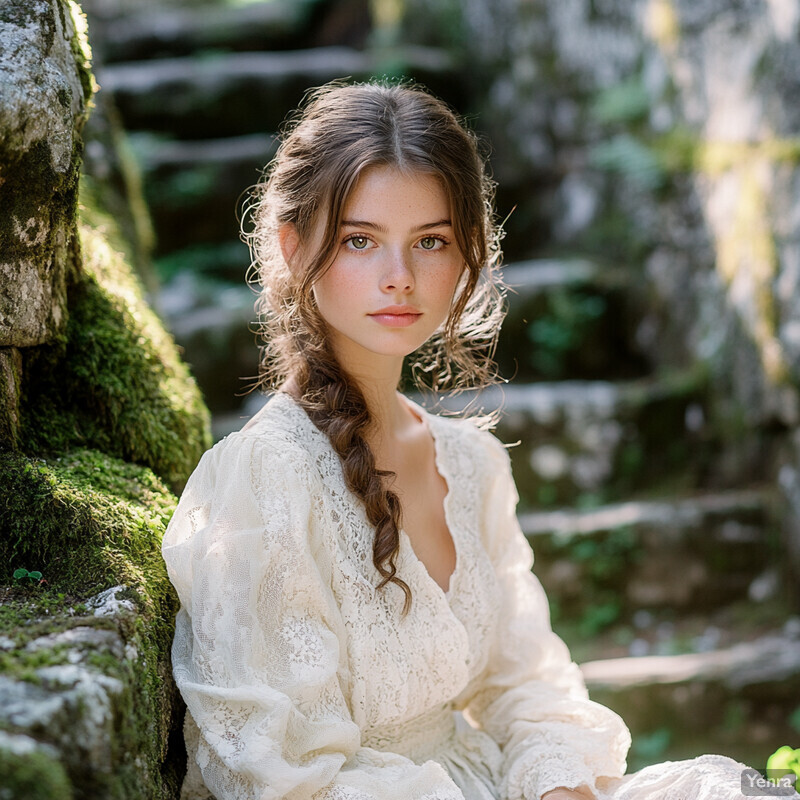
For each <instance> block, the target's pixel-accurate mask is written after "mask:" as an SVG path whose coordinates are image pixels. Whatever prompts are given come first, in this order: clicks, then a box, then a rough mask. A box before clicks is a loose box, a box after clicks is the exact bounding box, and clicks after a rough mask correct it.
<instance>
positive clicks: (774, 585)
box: [519, 485, 790, 634]
mask: <svg viewBox="0 0 800 800" xmlns="http://www.w3.org/2000/svg"><path fill="white" fill-rule="evenodd" d="M778 503H779V497H778V494H777V491H776V489H775V487H774V486H771V485H764V486H751V487H746V488H745V487H742V488H739V489H737V490H735V491H727V492H713V493H707V494H699V495H695V496H688V497H677V498H668V499H658V500H635V501H628V502H624V503H617V504H611V505H607V506H602V507H599V508H595V509H587V510H578V509H560V510H558V511H549V512H547V511H544V512H534V513H523V514H521V515H520V517H519V519H520V525H521V527H522V529H523V531H524V532H525V533H526V535H527V536H528V538H529V541H530V542H531V546H532V547H533V550H534V553H535V559H536V565H535V571H536V574H537V575H538V576H539V578H540V580H541V581H542V584H543V585H544V587H545V590H546V591H547V595H548V597H549V598H550V600H551V603H552V604H553V606H554V608H553V616H554V617H555V618H557V619H559V620H582V621H583V624H584V626H585V628H586V630H585V633H586V634H592V633H595V632H596V631H597V629H598V628H599V626H600V625H601V623H602V622H603V620H602V614H605V615H606V617H607V619H606V622H607V623H610V622H612V621H616V620H618V619H627V620H630V619H632V618H633V616H634V615H635V614H636V612H637V611H639V610H641V609H650V610H658V611H659V612H661V613H663V611H664V610H665V609H672V610H674V611H676V612H678V613H683V612H686V611H689V610H691V611H693V612H699V611H703V612H707V611H710V610H713V609H715V608H719V607H721V606H723V605H726V604H728V603H730V602H733V601H736V600H742V599H744V600H749V601H751V602H753V603H760V602H764V601H765V600H769V599H771V598H773V597H775V596H776V595H779V594H780V593H781V592H782V591H783V587H784V586H785V584H786V582H787V581H788V580H790V576H789V575H787V574H785V573H784V571H783V568H782V562H781V560H780V553H781V547H780V530H779V525H778V519H777V517H778V512H777V509H778Z"/></svg>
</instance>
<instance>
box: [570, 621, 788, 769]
mask: <svg viewBox="0 0 800 800" xmlns="http://www.w3.org/2000/svg"><path fill="white" fill-rule="evenodd" d="M793 623H794V624H787V625H785V626H784V627H783V628H782V629H776V630H775V631H773V632H771V633H769V634H767V635H764V636H761V637H759V638H757V639H755V640H752V641H747V642H740V643H737V644H734V645H732V646H730V647H727V648H723V649H719V650H712V651H709V652H704V653H685V654H678V655H671V656H643V657H638V658H615V659H603V660H598V661H589V662H585V663H583V664H581V670H582V672H583V675H584V678H585V679H586V683H587V687H588V689H589V692H590V696H591V698H592V699H593V700H596V701H597V702H599V703H602V704H603V705H607V706H609V707H610V708H612V709H614V711H616V712H617V713H618V714H619V715H620V716H621V717H622V718H623V719H624V720H625V722H626V724H627V725H628V727H629V728H630V729H631V732H632V734H633V741H634V743H636V742H637V741H644V740H646V739H647V738H648V737H650V738H651V739H652V737H653V736H654V735H659V736H662V737H663V738H664V743H663V745H662V747H663V751H662V752H660V753H659V754H658V760H663V759H665V758H673V759H674V758H688V757H692V756H693V755H698V754H699V753H702V752H709V751H708V750H707V749H699V750H698V749H695V748H697V747H707V744H706V745H703V744H701V743H703V742H705V743H707V742H708V741H713V742H714V744H715V750H714V751H713V752H717V753H723V754H725V755H729V756H731V757H733V758H737V759H738V760H740V761H743V762H744V763H746V764H749V765H751V766H755V767H757V768H758V767H763V766H764V765H765V763H766V759H767V757H768V756H769V755H770V754H771V753H772V752H773V751H774V750H776V749H777V748H778V747H779V746H781V745H783V744H786V743H792V742H794V741H796V739H797V724H798V720H797V717H798V714H799V713H800V712H798V709H800V619H798V618H795V619H794V620H793ZM632 752H633V753H634V756H635V757H636V756H637V753H636V748H635V747H634V748H633V751H632ZM639 766H640V765H639V764H638V763H636V761H634V763H633V764H630V765H629V769H630V768H634V769H636V768H639Z"/></svg>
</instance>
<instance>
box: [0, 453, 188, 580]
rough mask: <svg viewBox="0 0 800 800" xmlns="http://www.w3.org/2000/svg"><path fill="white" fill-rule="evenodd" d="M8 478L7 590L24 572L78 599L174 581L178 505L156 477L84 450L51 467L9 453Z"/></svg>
mask: <svg viewBox="0 0 800 800" xmlns="http://www.w3.org/2000/svg"><path fill="white" fill-rule="evenodd" d="M0 472H2V474H3V475H4V478H5V480H4V488H5V492H4V498H3V500H2V501H0V533H1V534H2V537H1V538H0V570H2V572H1V573H0V580H2V582H3V583H5V584H10V583H11V582H12V577H11V574H12V573H13V571H14V569H17V568H19V567H25V569H38V570H39V571H40V572H42V574H43V576H44V578H45V579H46V580H47V581H48V584H49V586H50V587H51V588H55V589H58V591H61V592H70V593H74V594H81V593H84V594H85V593H87V592H89V593H91V592H95V591H99V590H100V589H102V588H105V587H107V586H111V585H114V584H120V583H122V584H125V585H128V586H131V587H133V588H137V587H142V588H152V587H151V584H152V583H153V582H154V581H155V582H162V583H163V582H164V581H165V580H166V575H165V572H164V566H163V562H162V559H161V555H160V551H159V546H160V539H161V534H162V532H163V530H164V527H165V525H166V523H167V521H168V519H169V517H170V515H171V513H172V511H173V509H174V504H175V498H174V497H173V496H172V494H171V493H170V492H169V491H167V490H166V488H165V487H164V485H163V484H162V483H161V482H160V481H159V480H158V479H157V478H156V477H155V476H154V475H153V473H152V472H150V470H148V469H145V468H143V467H139V466H136V465H133V464H126V463H124V462H122V461H119V460H117V459H115V458H113V457H110V456H107V455H104V454H102V453H98V452H96V451H92V450H78V451H74V452H71V453H69V454H66V455H64V456H62V457H58V458H53V459H49V460H45V459H36V458H27V457H25V456H22V455H20V454H16V453H6V454H2V455H0ZM146 594H150V592H146ZM162 594H163V590H162Z"/></svg>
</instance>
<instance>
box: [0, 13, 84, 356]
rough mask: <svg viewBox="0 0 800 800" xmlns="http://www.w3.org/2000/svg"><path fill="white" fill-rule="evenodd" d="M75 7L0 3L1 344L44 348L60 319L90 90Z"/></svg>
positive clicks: (61, 323)
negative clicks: (36, 345)
mask: <svg viewBox="0 0 800 800" xmlns="http://www.w3.org/2000/svg"><path fill="white" fill-rule="evenodd" d="M81 24H82V17H81V15H80V12H79V10H77V6H70V5H68V4H67V3H53V2H51V0H7V2H5V3H3V5H2V7H0V41H1V42H2V47H0V114H2V116H0V208H2V209H3V213H2V215H1V216H0V281H2V290H0V346H4V347H8V346H15V347H25V346H30V345H35V344H42V343H43V342H46V341H48V340H50V339H52V338H53V336H55V335H56V334H57V333H59V332H60V331H61V330H63V327H64V325H65V323H66V313H67V310H66V303H67V272H68V269H69V263H70V252H69V251H70V248H71V247H72V246H73V232H74V217H75V210H76V203H77V191H78V169H79V165H80V149H81V147H80V139H79V135H80V131H81V128H82V126H83V122H84V120H85V118H86V114H87V107H88V103H89V99H90V97H91V93H92V78H91V73H90V72H89V69H88V58H89V54H88V50H87V47H86V44H85V41H81V39H80V38H79V36H78V33H77V31H76V26H79V25H81Z"/></svg>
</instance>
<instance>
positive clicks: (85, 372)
mask: <svg viewBox="0 0 800 800" xmlns="http://www.w3.org/2000/svg"><path fill="white" fill-rule="evenodd" d="M82 217H83V219H82V220H81V222H80V224H79V241H80V246H81V255H82V271H81V274H80V275H79V276H78V277H77V278H76V280H75V282H74V283H73V285H72V286H71V287H70V290H69V297H68V306H69V312H70V313H69V322H68V324H67V328H66V331H65V334H64V336H63V337H61V338H60V339H59V340H58V341H57V342H56V343H54V344H52V345H48V346H46V347H41V348H38V349H37V350H35V351H31V352H30V353H28V354H26V363H25V375H26V378H27V380H26V385H25V395H24V399H23V404H22V405H23V408H24V416H23V421H22V432H21V436H20V440H21V446H22V449H23V450H24V451H26V452H29V453H61V452H66V451H67V450H69V449H71V448H74V447H91V448H95V449H98V450H101V451H103V452H105V453H108V454H110V455H113V456H116V457H118V458H122V459H124V460H126V461H133V462H137V463H140V464H143V465H145V466H148V467H150V468H151V469H152V470H153V471H154V472H155V473H156V474H157V475H159V476H160V477H161V478H163V479H164V480H165V481H166V482H167V484H168V485H169V486H170V487H171V488H172V489H173V490H175V491H179V490H180V489H181V488H182V486H183V484H184V483H185V481H186V479H187V478H188V476H189V474H190V473H191V471H192V470H193V469H194V467H195V465H196V464H197V461H198V460H199V458H200V456H201V455H202V454H203V452H204V451H205V450H206V449H208V447H210V446H211V434H210V421H209V415H208V411H207V409H206V407H205V404H204V403H203V399H202V397H201V394H200V391H199V389H198V388H197V384H196V383H195V381H194V379H193V378H192V377H191V375H190V373H189V370H188V367H187V366H186V365H185V364H184V363H183V362H182V361H181V360H180V357H179V355H178V350H177V347H176V346H175V343H174V341H173V340H172V337H171V336H170V335H169V334H168V333H167V332H166V331H165V330H164V328H163V326H162V324H161V322H160V320H159V319H158V317H157V316H156V315H155V313H154V312H153V311H152V310H151V309H150V308H149V307H148V306H147V304H146V302H145V300H144V297H143V293H142V290H141V287H140V285H139V282H138V280H137V279H136V277H135V276H134V275H133V274H132V271H131V269H130V267H129V265H128V262H127V260H126V258H125V254H124V251H123V252H121V251H120V250H118V249H116V248H115V247H114V246H112V244H111V243H112V242H115V241H116V242H119V241H120V237H119V235H118V233H117V232H116V227H115V225H114V223H113V221H112V220H111V219H110V218H108V217H106V216H104V215H103V213H102V212H101V211H99V210H97V209H93V208H91V207H90V206H84V207H83V208H82Z"/></svg>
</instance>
